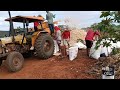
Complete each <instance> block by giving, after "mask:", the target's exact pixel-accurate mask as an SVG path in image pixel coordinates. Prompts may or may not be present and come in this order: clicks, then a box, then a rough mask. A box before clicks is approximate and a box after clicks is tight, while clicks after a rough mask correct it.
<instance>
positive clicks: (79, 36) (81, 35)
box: [70, 29, 86, 46]
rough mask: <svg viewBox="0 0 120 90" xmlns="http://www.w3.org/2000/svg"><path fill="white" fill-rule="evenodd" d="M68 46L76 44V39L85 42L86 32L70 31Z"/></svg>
mask: <svg viewBox="0 0 120 90" xmlns="http://www.w3.org/2000/svg"><path fill="white" fill-rule="evenodd" d="M70 34H71V36H70V46H72V45H74V44H75V43H76V42H77V39H82V40H85V36H86V31H84V30H79V29H78V30H71V31H70Z"/></svg>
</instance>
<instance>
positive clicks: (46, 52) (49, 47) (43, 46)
mask: <svg viewBox="0 0 120 90" xmlns="http://www.w3.org/2000/svg"><path fill="white" fill-rule="evenodd" d="M35 50H36V52H37V56H38V57H39V58H41V59H48V58H50V57H51V56H52V55H53V53H54V41H53V39H52V37H51V36H50V35H48V34H41V35H40V36H38V38H37V39H36V42H35Z"/></svg>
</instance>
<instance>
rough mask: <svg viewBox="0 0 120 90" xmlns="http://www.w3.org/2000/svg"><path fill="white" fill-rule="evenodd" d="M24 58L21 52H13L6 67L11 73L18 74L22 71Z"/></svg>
mask: <svg viewBox="0 0 120 90" xmlns="http://www.w3.org/2000/svg"><path fill="white" fill-rule="evenodd" d="M23 63H24V58H23V56H22V54H21V53H19V52H15V51H14V52H11V53H10V54H9V55H8V56H7V59H6V61H5V65H6V67H7V68H8V70H9V71H10V72H17V71H19V70H21V69H22V67H23Z"/></svg>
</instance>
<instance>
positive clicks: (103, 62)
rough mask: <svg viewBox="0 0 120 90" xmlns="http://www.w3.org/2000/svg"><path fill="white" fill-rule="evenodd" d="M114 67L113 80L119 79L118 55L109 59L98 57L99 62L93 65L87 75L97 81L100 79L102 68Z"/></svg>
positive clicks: (119, 63) (119, 60)
mask: <svg viewBox="0 0 120 90" xmlns="http://www.w3.org/2000/svg"><path fill="white" fill-rule="evenodd" d="M106 66H114V67H115V79H120V53H119V54H116V55H111V56H109V57H100V58H99V60H98V61H97V62H96V63H95V64H94V65H93V67H92V68H91V69H90V71H89V72H88V74H93V75H95V76H96V78H97V79H101V78H102V67H106Z"/></svg>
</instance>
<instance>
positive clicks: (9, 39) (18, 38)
mask: <svg viewBox="0 0 120 90" xmlns="http://www.w3.org/2000/svg"><path fill="white" fill-rule="evenodd" d="M0 39H1V42H2V45H5V44H8V43H12V37H4V38H0ZM22 39H23V35H17V36H15V41H18V42H19V43H20V44H21V42H22ZM23 43H26V38H24V41H23Z"/></svg>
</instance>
